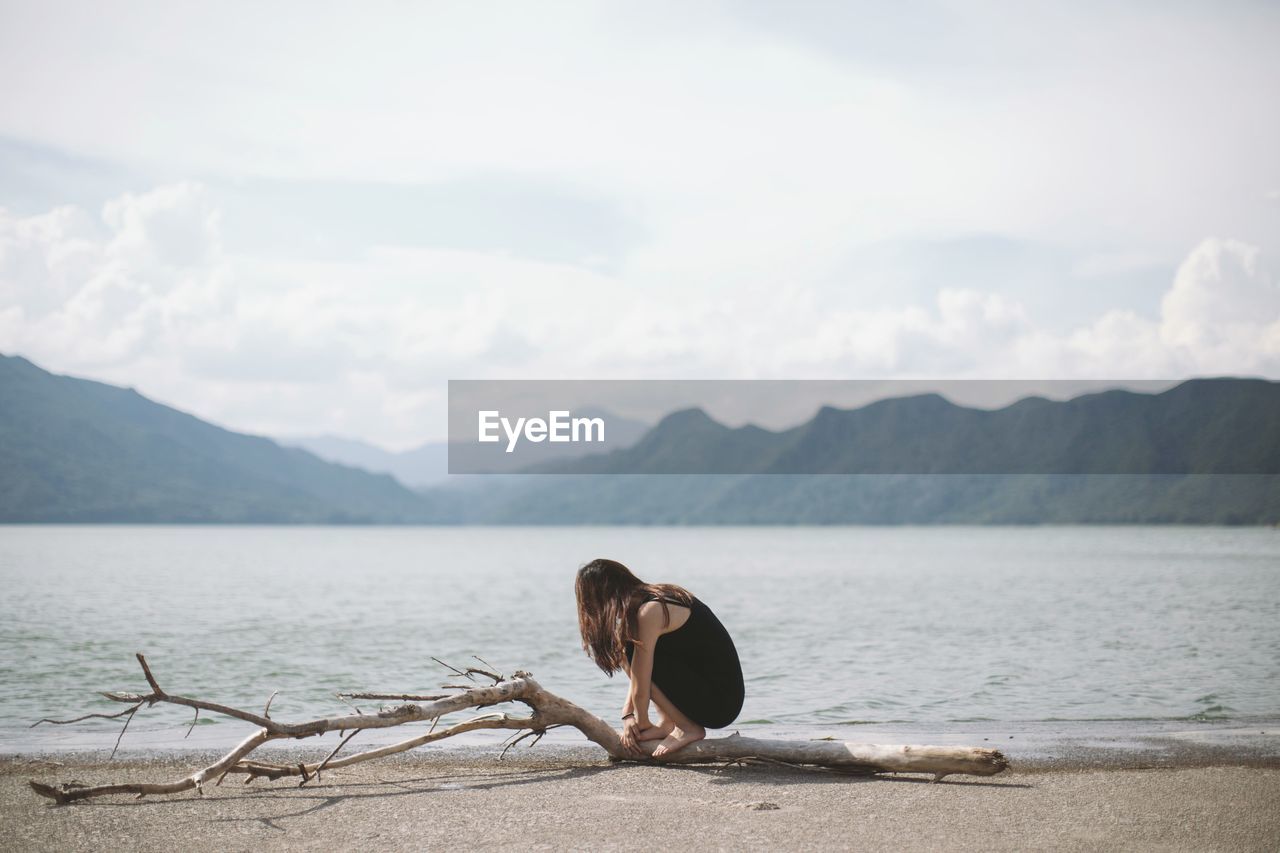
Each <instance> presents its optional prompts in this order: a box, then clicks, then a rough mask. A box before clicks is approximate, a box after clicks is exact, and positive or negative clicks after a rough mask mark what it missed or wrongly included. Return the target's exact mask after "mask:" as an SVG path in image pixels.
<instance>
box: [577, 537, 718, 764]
mask: <svg viewBox="0 0 1280 853" xmlns="http://www.w3.org/2000/svg"><path fill="white" fill-rule="evenodd" d="M576 591H577V595H578V627H579V628H580V629H581V631H582V647H583V648H584V649H586V650H587V654H588V656H590V657H591V659H592V660H594V661H595V662H596V665H597V666H599V667H600V668H601V669H602V670H604V671H605V674H607V675H609V676H612V675H613V674H614V673H615V672H617V671H618V670H620V669H622V670H626V672H627V675H628V676H630V678H631V689H630V690H629V691H627V701H626V704H625V705H623V706H622V744H623V746H624V747H626V749H627V750H628V751H629V752H630V753H632V754H633V755H636V756H643V755H644V754H645V751H644V750H643V749H642V748H641V747H640V742H641V741H649V740H661V741H662V742H661V743H659V744H658V745H657V747H656V748H655V749H654V750H653V757H654V758H661V757H663V756H664V755H669V754H671V753H673V752H675V751H676V750H678V749H680V748H682V747H685V746H688V745H689V744H691V743H694V742H695V741H699V740H701V739H702V738H704V737H705V736H706V734H707V729H709V728H711V729H721V728H724V727H725V726H727V725H729V724H730V723H732V722H733V721H734V719H735V718H736V717H737V716H738V712H739V711H741V710H742V698H743V686H742V667H741V666H740V665H739V663H738V651H737V649H735V648H734V645H733V640H732V639H730V637H729V632H728V631H726V630H725V629H724V626H723V625H721V624H720V620H719V619H717V618H716V616H715V614H714V613H712V612H711V610H710V609H709V608H708V607H707V606H706V605H705V604H703V603H702V602H701V601H699V600H698V599H697V598H694V597H693V596H692V595H691V594H690V593H689V592H688V590H686V589H684V588H682V587H678V586H674V585H672V584H648V583H644V582H643V581H641V580H640V579H639V578H637V577H636V576H635V575H633V574H632V573H631V571H630V570H629V569H628V568H627V567H626V566H624V565H622V563H619V562H617V561H615V560H604V559H600V560H592V561H591V562H590V563H587V564H586V565H585V566H583V567H582V568H581V569H579V570H578V580H577V584H576ZM650 700H652V701H653V703H654V704H655V705H657V706H658V711H659V713H660V714H661V717H660V718H659V720H658V722H657V723H656V724H655V723H651V722H650V720H649V702H650Z"/></svg>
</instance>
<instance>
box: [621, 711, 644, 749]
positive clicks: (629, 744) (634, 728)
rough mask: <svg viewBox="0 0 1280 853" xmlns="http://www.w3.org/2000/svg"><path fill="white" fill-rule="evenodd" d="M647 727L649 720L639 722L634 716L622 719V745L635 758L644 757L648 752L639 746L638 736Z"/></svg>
mask: <svg viewBox="0 0 1280 853" xmlns="http://www.w3.org/2000/svg"><path fill="white" fill-rule="evenodd" d="M647 728H649V721H648V720H645V721H644V722H641V721H640V720H638V719H636V718H635V717H627V718H626V719H625V720H623V721H622V747H623V749H625V750H626V751H627V752H629V753H631V755H633V756H635V757H636V758H645V757H647V756H648V754H649V753H647V752H645V751H644V750H643V749H641V748H640V740H639V736H640V733H641V732H642V731H644V730H645V729H647Z"/></svg>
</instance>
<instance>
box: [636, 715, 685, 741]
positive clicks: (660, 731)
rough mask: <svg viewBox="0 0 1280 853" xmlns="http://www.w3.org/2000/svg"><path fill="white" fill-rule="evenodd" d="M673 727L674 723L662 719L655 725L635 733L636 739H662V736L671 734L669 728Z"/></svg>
mask: <svg viewBox="0 0 1280 853" xmlns="http://www.w3.org/2000/svg"><path fill="white" fill-rule="evenodd" d="M675 727H676V724H675V723H670V722H667V721H666V720H663V721H662V722H660V723H658V724H657V725H656V726H649V728H647V729H645V730H644V731H642V732H641V733H640V734H638V735H636V740H662V739H663V738H664V737H666V736H667V735H669V734H671V730H672V729H674V728H675Z"/></svg>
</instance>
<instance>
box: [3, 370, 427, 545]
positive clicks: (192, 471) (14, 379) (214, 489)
mask: <svg viewBox="0 0 1280 853" xmlns="http://www.w3.org/2000/svg"><path fill="white" fill-rule="evenodd" d="M0 400H2V401H3V406H0V484H2V486H0V520H2V521H8V522H20V521H59V522H72V521H75V522H111V521H120V522H245V523H262V522H269V523H368V522H408V521H422V520H426V519H427V518H429V517H430V516H431V514H432V513H431V505H430V503H429V501H428V500H427V499H425V498H423V497H422V496H420V495H417V494H415V493H413V492H411V491H410V490H408V489H406V488H405V487H404V486H402V485H400V484H399V483H397V482H396V481H395V480H394V479H392V478H391V477H388V476H386V475H375V474H370V473H367V472H365V471H360V470H356V469H354V468H347V467H344V466H341V465H335V464H332V463H329V462H324V461H322V460H320V459H318V458H316V457H315V456H314V455H312V454H310V453H308V452H306V451H304V450H298V449H294V448H284V447H281V446H280V445H278V444H276V443H275V442H274V441H271V440H270V439H266V438H260V437H257V436H251V435H242V434H240V433H235V432H231V431H229V430H225V429H221V428H219V427H216V426H213V425H212V424H208V423H206V422H204V421H201V420H200V419H198V418H195V417H193V416H191V415H188V414H185V413H183V412H179V411H177V410H175V409H171V408H169V407H168V406H162V405H160V404H158V403H155V402H152V401H151V400H148V399H147V398H145V397H143V396H141V395H140V394H138V393H137V392H136V391H133V390H132V389H125V388H118V387H115V386H112V385H106V384H103V383H100V382H91V381H88V380H84V379H75V378H72V377H69V376H58V375H55V374H52V373H49V372H47V371H44V370H42V369H40V368H39V367H36V366H35V365H34V364H32V363H31V362H29V361H27V360H26V359H24V358H20V357H16V356H0Z"/></svg>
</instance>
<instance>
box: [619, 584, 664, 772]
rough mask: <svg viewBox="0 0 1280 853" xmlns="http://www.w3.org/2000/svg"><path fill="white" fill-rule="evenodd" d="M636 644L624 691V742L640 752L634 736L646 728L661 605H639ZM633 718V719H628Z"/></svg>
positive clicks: (647, 726)
mask: <svg viewBox="0 0 1280 853" xmlns="http://www.w3.org/2000/svg"><path fill="white" fill-rule="evenodd" d="M636 629H637V630H636V633H637V634H638V635H639V636H637V637H636V642H635V645H634V646H633V650H632V653H631V666H630V668H629V669H628V671H627V674H628V675H629V676H630V677H631V688H630V689H629V690H628V691H627V701H626V704H624V705H623V706H622V713H623V716H624V717H625V718H626V719H624V721H623V743H624V744H625V745H627V746H629V747H632V748H634V749H637V750H638V749H639V747H638V745H637V744H636V742H635V735H636V733H638V732H640V731H643V730H645V729H647V728H649V726H650V723H649V694H650V689H651V685H652V681H651V679H652V678H653V648H654V646H655V645H657V642H658V637H659V636H660V635H661V634H662V606H661V605H660V604H658V603H657V602H656V601H651V602H648V603H646V604H642V605H640V611H639V612H638V613H637V614H636ZM628 715H634V716H628Z"/></svg>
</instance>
